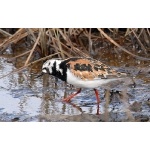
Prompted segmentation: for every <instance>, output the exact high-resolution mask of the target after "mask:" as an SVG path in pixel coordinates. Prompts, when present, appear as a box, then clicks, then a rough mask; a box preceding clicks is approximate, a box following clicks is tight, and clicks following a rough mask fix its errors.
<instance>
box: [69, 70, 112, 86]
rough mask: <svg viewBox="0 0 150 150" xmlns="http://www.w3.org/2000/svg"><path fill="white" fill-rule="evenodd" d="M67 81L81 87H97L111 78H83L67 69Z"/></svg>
mask: <svg viewBox="0 0 150 150" xmlns="http://www.w3.org/2000/svg"><path fill="white" fill-rule="evenodd" d="M67 82H68V83H69V84H72V85H74V86H76V87H79V88H97V87H99V86H101V85H103V84H106V83H108V82H110V79H94V80H82V79H80V78H77V77H76V76H74V75H73V74H72V73H71V72H70V71H69V70H67Z"/></svg>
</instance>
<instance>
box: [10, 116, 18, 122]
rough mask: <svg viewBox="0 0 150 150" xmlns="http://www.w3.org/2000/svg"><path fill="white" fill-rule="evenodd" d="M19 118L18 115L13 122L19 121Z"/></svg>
mask: <svg viewBox="0 0 150 150" xmlns="http://www.w3.org/2000/svg"><path fill="white" fill-rule="evenodd" d="M18 120H19V118H18V117H15V118H13V119H12V120H11V121H12V122H15V121H18Z"/></svg>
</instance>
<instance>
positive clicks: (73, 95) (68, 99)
mask: <svg viewBox="0 0 150 150" xmlns="http://www.w3.org/2000/svg"><path fill="white" fill-rule="evenodd" d="M80 92H81V88H80V89H79V90H78V91H77V92H76V93H74V94H71V95H70V96H69V97H67V98H65V99H63V101H66V102H69V101H70V100H71V99H72V98H73V97H75V96H76V95H77V94H79V93H80Z"/></svg>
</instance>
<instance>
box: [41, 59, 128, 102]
mask: <svg viewBox="0 0 150 150" xmlns="http://www.w3.org/2000/svg"><path fill="white" fill-rule="evenodd" d="M45 73H48V74H49V75H52V76H55V77H57V78H59V79H61V80H62V81H65V82H67V83H69V84H72V85H73V86H75V87H78V88H79V90H78V91H77V92H76V93H74V94H71V95H70V96H68V97H67V98H65V99H63V100H64V101H67V102H70V100H71V99H72V98H73V97H74V96H76V95H77V94H79V93H80V92H81V88H92V89H94V91H95V95H96V99H97V103H100V97H99V94H98V90H97V89H96V88H97V87H99V86H101V85H104V84H107V83H109V82H112V81H115V80H119V79H122V78H123V77H125V76H126V74H125V73H121V72H118V71H116V70H114V69H112V68H111V67H109V66H107V65H105V64H104V63H102V62H100V61H98V60H95V59H92V58H83V57H72V58H67V59H64V60H63V59H50V60H47V61H46V62H45V63H44V64H43V66H42V73H41V74H40V75H39V76H42V75H43V74H45Z"/></svg>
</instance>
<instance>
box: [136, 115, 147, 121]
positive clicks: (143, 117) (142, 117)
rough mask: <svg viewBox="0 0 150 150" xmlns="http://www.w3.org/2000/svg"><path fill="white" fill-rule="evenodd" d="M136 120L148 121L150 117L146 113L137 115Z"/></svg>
mask: <svg viewBox="0 0 150 150" xmlns="http://www.w3.org/2000/svg"><path fill="white" fill-rule="evenodd" d="M135 121H140V122H147V121H149V117H148V116H145V115H141V116H136V117H135Z"/></svg>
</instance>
